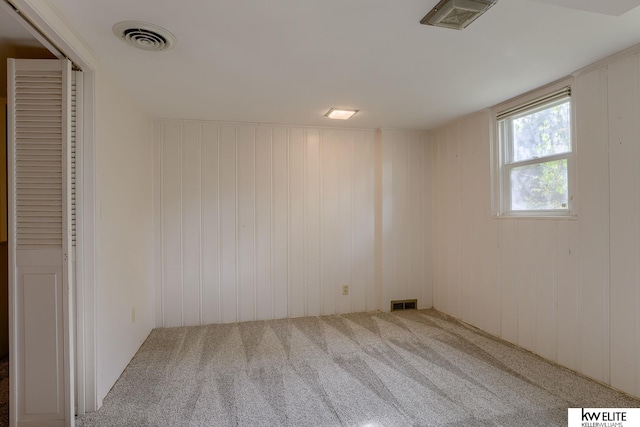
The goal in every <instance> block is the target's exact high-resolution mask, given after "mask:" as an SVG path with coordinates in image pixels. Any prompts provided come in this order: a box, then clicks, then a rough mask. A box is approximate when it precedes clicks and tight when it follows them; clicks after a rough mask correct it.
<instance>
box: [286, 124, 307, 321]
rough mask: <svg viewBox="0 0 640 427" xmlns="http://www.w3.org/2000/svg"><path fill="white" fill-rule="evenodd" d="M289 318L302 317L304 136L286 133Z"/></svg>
mask: <svg viewBox="0 0 640 427" xmlns="http://www.w3.org/2000/svg"><path fill="white" fill-rule="evenodd" d="M288 147H289V224H288V225H289V232H288V235H289V242H288V250H289V296H288V300H289V313H288V316H289V317H300V316H304V313H305V285H306V283H305V221H304V220H305V218H304V200H305V198H304V196H305V195H304V193H305V191H304V188H305V170H304V166H305V156H304V149H305V135H304V130H302V129H289V141H288Z"/></svg>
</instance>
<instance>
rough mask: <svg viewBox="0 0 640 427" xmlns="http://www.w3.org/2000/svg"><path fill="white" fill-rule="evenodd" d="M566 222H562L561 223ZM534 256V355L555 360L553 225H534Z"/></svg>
mask: <svg viewBox="0 0 640 427" xmlns="http://www.w3.org/2000/svg"><path fill="white" fill-rule="evenodd" d="M564 222H566V221H564ZM535 225H536V231H535V236H536V248H535V251H536V252H535V255H534V258H533V259H534V260H535V261H534V262H535V264H534V267H533V268H534V270H535V275H534V280H533V287H534V298H535V301H536V304H535V317H534V324H535V325H536V328H535V347H534V349H535V352H536V353H538V354H539V355H541V356H542V357H545V358H547V359H549V360H552V361H555V360H556V358H557V349H556V342H557V338H556V322H555V319H556V299H555V298H556V290H555V288H556V284H555V276H556V274H555V269H556V259H557V254H556V245H557V243H558V242H557V240H556V239H554V238H553V237H554V236H557V230H558V223H557V221H537V222H536V223H535Z"/></svg>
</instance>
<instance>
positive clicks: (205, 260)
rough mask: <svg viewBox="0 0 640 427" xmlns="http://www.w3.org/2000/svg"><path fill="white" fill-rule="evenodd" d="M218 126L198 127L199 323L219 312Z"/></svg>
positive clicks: (212, 320) (209, 320)
mask: <svg viewBox="0 0 640 427" xmlns="http://www.w3.org/2000/svg"><path fill="white" fill-rule="evenodd" d="M219 131H220V128H219V126H217V125H213V124H203V125H202V126H201V153H200V154H201V158H200V165H201V174H200V179H201V181H200V188H201V209H202V213H201V221H202V237H201V238H202V241H201V254H200V257H201V268H202V295H201V298H202V301H201V305H202V323H204V324H208V323H218V322H220V321H221V313H220V292H221V289H220V277H221V276H220V273H221V270H220V256H221V253H220V252H221V248H220V198H219V190H220V188H219V182H218V178H219V158H220V154H219V143H218V134H219Z"/></svg>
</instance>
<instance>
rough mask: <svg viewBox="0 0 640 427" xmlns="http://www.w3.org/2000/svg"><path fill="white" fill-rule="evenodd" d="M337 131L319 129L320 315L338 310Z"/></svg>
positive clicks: (338, 183) (338, 185)
mask: <svg viewBox="0 0 640 427" xmlns="http://www.w3.org/2000/svg"><path fill="white" fill-rule="evenodd" d="M337 138H338V132H337V131H334V130H323V131H322V147H321V163H322V184H321V185H322V201H321V202H322V203H321V204H322V212H321V221H322V230H321V236H322V244H321V253H320V257H321V268H322V307H321V309H322V314H334V313H337V312H338V305H337V302H338V301H337V300H338V291H339V289H338V287H339V277H338V251H339V246H338V236H339V229H338V224H339V222H338V220H339V197H338V194H339V189H340V182H339V176H338V170H339V169H338V141H337Z"/></svg>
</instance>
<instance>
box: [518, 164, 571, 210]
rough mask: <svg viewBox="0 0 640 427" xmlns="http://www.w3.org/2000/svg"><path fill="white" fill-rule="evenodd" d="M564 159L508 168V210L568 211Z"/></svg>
mask: <svg viewBox="0 0 640 427" xmlns="http://www.w3.org/2000/svg"><path fill="white" fill-rule="evenodd" d="M567 182H568V181H567V160H566V159H563V160H555V161H553V162H545V163H538V164H535V165H527V166H521V167H517V168H513V169H511V210H514V211H520V210H531V211H533V210H544V209H568V185H567Z"/></svg>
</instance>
